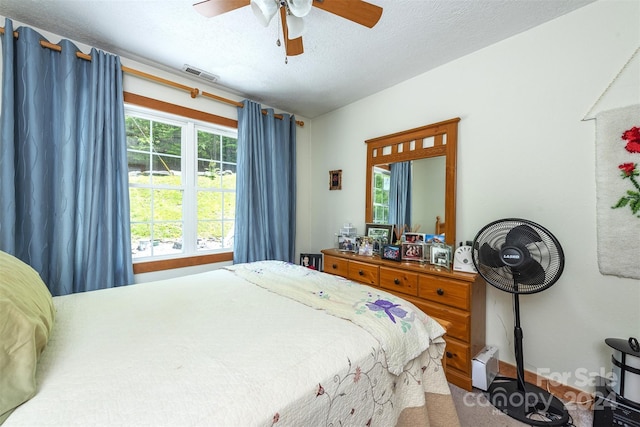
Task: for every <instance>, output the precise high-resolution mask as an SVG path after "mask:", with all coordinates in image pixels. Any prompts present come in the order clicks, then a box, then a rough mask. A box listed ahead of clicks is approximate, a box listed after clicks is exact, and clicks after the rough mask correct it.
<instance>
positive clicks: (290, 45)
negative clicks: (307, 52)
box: [280, 7, 304, 56]
mask: <svg viewBox="0 0 640 427" xmlns="http://www.w3.org/2000/svg"><path fill="white" fill-rule="evenodd" d="M280 21H281V22H282V32H283V33H284V45H285V48H286V52H287V56H296V55H300V54H302V53H303V52H304V46H302V37H298V38H295V39H293V40H290V39H289V28H288V27H287V11H286V10H285V8H284V7H281V8H280Z"/></svg>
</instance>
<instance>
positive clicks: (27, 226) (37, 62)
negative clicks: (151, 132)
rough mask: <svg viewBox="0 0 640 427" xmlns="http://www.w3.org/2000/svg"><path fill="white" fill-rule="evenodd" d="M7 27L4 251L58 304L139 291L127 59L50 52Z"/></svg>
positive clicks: (25, 32)
mask: <svg viewBox="0 0 640 427" xmlns="http://www.w3.org/2000/svg"><path fill="white" fill-rule="evenodd" d="M13 31H14V30H13V23H12V21H11V20H9V19H6V22H5V34H4V36H3V37H2V52H3V72H2V111H1V113H0V125H1V131H0V138H1V139H0V174H1V175H0V179H1V182H0V209H1V212H2V214H1V215H0V249H1V250H3V251H5V252H8V253H11V254H13V255H15V256H16V257H18V258H20V259H22V260H23V261H24V262H26V263H28V264H30V265H31V266H32V267H33V268H34V269H35V270H36V271H38V272H39V273H40V275H41V277H42V279H43V280H44V281H45V283H47V286H48V287H49V289H50V290H51V292H52V294H53V295H64V294H69V293H74V292H82V291H87V290H93V289H100V288H107V287H113V286H120V285H126V284H129V283H132V282H133V269H132V261H131V242H130V239H131V238H130V231H129V228H130V225H129V190H128V175H127V174H128V172H127V154H126V136H125V126H124V103H123V94H122V71H121V65H120V59H119V58H118V57H116V56H113V55H109V54H106V53H104V52H100V51H97V50H96V49H92V50H91V57H92V60H91V61H86V60H84V59H79V58H78V57H77V56H76V52H77V51H78V49H77V48H76V46H74V45H73V43H71V42H70V41H68V40H63V41H61V42H60V43H59V44H60V46H61V47H62V52H57V51H54V50H50V49H44V48H42V47H41V45H40V40H45V39H44V38H43V37H42V36H41V35H39V34H38V33H37V32H35V31H33V30H32V29H30V28H25V27H21V28H19V29H18V33H19V38H17V39H15V38H14V37H13Z"/></svg>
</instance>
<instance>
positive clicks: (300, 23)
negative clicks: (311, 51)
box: [287, 15, 304, 40]
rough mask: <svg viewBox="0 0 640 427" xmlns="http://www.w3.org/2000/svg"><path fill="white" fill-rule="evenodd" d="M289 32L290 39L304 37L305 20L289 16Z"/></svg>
mask: <svg viewBox="0 0 640 427" xmlns="http://www.w3.org/2000/svg"><path fill="white" fill-rule="evenodd" d="M287 31H288V36H289V39H291V40H293V39H297V38H298V37H302V34H303V33H304V20H303V19H302V18H299V17H297V16H294V15H287Z"/></svg>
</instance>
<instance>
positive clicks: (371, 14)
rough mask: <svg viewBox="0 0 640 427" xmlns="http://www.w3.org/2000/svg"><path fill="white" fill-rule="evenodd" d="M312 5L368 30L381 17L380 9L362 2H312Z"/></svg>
mask: <svg viewBox="0 0 640 427" xmlns="http://www.w3.org/2000/svg"><path fill="white" fill-rule="evenodd" d="M313 5H314V6H315V7H317V8H318V9H322V10H324V11H327V12H329V13H333V14H334V15H338V16H341V17H343V18H345V19H348V20H349V21H352V22H355V23H357V24H360V25H364V26H365V27H369V28H373V27H374V26H375V25H376V24H377V23H378V21H379V20H380V17H381V16H382V8H381V7H379V6H376V5H374V4H371V3H367V2H366V1H362V0H313Z"/></svg>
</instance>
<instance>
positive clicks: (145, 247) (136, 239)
mask: <svg viewBox="0 0 640 427" xmlns="http://www.w3.org/2000/svg"><path fill="white" fill-rule="evenodd" d="M150 243H151V225H150V224H134V223H131V254H132V255H133V258H140V257H146V256H151V244H150Z"/></svg>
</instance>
